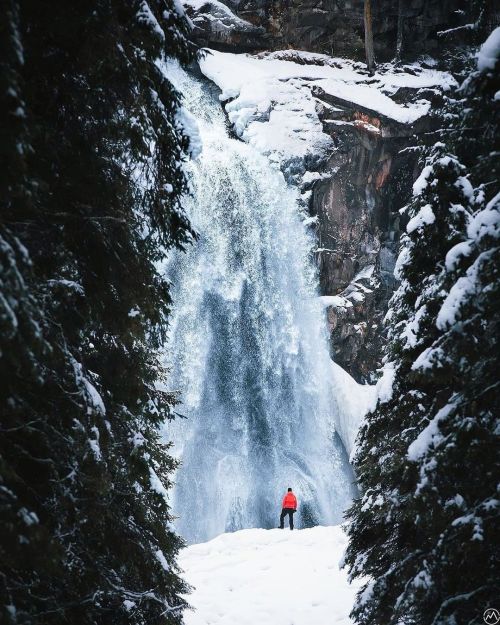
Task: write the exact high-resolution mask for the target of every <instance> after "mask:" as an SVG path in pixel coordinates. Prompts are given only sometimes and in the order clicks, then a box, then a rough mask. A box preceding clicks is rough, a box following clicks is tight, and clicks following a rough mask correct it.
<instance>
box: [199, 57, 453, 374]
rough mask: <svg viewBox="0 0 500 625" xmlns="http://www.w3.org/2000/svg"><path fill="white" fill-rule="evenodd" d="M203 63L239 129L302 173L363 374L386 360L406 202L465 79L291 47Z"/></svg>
mask: <svg viewBox="0 0 500 625" xmlns="http://www.w3.org/2000/svg"><path fill="white" fill-rule="evenodd" d="M200 67H201V70H202V72H203V73H204V74H205V75H206V76H207V77H208V78H210V79H211V80H212V81H213V82H215V84H217V85H218V86H219V88H220V89H221V94H220V96H219V97H220V100H221V102H222V104H223V107H224V110H225V112H226V114H227V117H228V121H229V123H230V125H231V126H232V129H233V130H234V132H235V134H236V135H237V136H238V137H240V138H241V139H242V140H243V141H245V142H247V143H249V144H250V145H252V146H253V147H255V148H256V149H257V150H258V151H260V152H261V153H262V154H264V155H266V156H267V158H268V159H269V160H270V161H271V163H272V164H273V165H275V166H276V167H279V168H280V169H281V171H282V172H283V173H284V175H285V177H286V178H287V180H288V181H289V182H293V183H294V184H296V185H297V186H298V187H299V189H300V191H301V193H302V196H301V199H302V202H303V204H304V205H305V206H308V208H309V210H310V212H311V215H312V216H311V218H310V220H309V222H310V227H311V228H312V229H314V231H315V234H316V236H317V239H318V246H317V249H316V251H315V255H316V260H317V264H318V267H319V270H320V279H321V292H322V294H324V295H325V296H339V297H341V298H345V299H346V301H347V302H348V304H349V305H348V306H339V307H337V306H335V305H334V304H332V305H331V306H329V307H328V308H329V309H328V321H329V326H330V331H331V346H332V355H333V357H334V359H335V360H336V362H338V363H339V364H340V365H341V366H343V367H344V368H345V369H346V370H347V371H348V372H349V373H350V374H351V375H353V376H354V377H355V379H356V380H357V381H358V382H367V381H368V382H370V381H372V378H373V376H374V372H375V370H376V369H377V368H378V366H379V365H380V362H379V356H380V354H381V352H382V350H381V346H382V341H383V335H382V324H381V320H382V318H383V316H384V313H385V310H386V306H387V302H388V299H389V297H390V295H391V293H392V290H393V287H394V278H393V268H394V262H395V254H396V251H397V247H398V239H399V232H400V224H399V222H400V215H399V212H398V209H399V208H401V207H402V206H403V205H404V204H405V202H406V201H407V199H408V197H409V196H410V193H411V185H412V181H413V177H414V168H415V163H416V156H415V153H413V152H409V151H406V152H401V150H402V149H403V148H405V147H408V145H412V144H413V143H414V142H415V141H416V136H415V135H417V134H418V133H419V132H422V131H427V130H429V129H430V122H429V118H428V116H427V113H428V111H429V110H430V109H431V107H432V106H433V105H436V103H437V101H438V100H439V99H440V98H441V97H442V96H441V94H442V92H443V91H445V90H447V89H449V88H450V87H451V86H453V84H454V80H453V78H452V77H451V76H450V75H449V74H447V73H445V72H440V71H438V70H436V69H435V68H434V67H433V66H432V63H431V64H429V65H428V66H427V67H424V66H423V65H422V64H411V65H402V66H400V67H396V68H395V67H392V66H389V65H387V66H381V67H380V69H379V70H378V71H377V72H376V74H375V75H374V76H368V74H367V72H366V70H365V68H364V65H363V64H361V63H357V62H353V61H349V60H346V59H339V58H332V57H328V56H326V55H320V54H313V53H308V52H301V51H294V50H284V51H280V52H273V53H269V52H266V53H260V54H258V55H248V54H230V53H221V52H216V51H211V52H210V53H209V54H207V56H206V57H205V58H204V59H202V60H201V61H200Z"/></svg>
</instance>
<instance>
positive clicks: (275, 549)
mask: <svg viewBox="0 0 500 625" xmlns="http://www.w3.org/2000/svg"><path fill="white" fill-rule="evenodd" d="M346 544H347V537H346V536H345V534H344V533H343V531H342V529H341V528H340V526H335V527H313V528H310V529H304V530H295V531H293V532H290V531H289V530H288V529H285V530H279V529H275V530H262V529H249V530H242V531H239V532H235V533H233V534H222V535H221V536H218V537H217V538H215V539H214V540H211V541H210V542H207V543H201V544H198V545H192V546H190V547H187V548H186V549H184V550H183V551H182V552H181V553H180V556H179V564H180V566H181V567H182V568H183V569H184V571H185V573H184V577H185V579H186V581H187V582H188V583H189V584H191V585H193V586H194V587H195V590H194V592H193V593H192V594H191V595H188V596H187V600H188V601H189V603H190V604H191V605H192V606H193V608H194V609H195V611H194V612H186V613H185V617H184V619H185V623H186V625H291V624H293V625H332V624H333V623H335V625H348V624H350V623H351V620H350V618H349V612H350V611H351V608H352V605H353V603H354V597H355V593H356V591H357V590H358V588H359V586H360V585H361V584H360V583H359V582H354V583H353V584H352V585H350V584H349V583H348V581H347V574H346V572H345V571H341V570H339V561H340V560H341V558H342V555H343V552H344V549H345V547H346Z"/></svg>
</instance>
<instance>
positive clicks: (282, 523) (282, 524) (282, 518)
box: [280, 508, 295, 530]
mask: <svg viewBox="0 0 500 625" xmlns="http://www.w3.org/2000/svg"><path fill="white" fill-rule="evenodd" d="M294 512H295V510H294V509H293V508H283V509H282V510H281V515H280V529H285V517H286V515H287V514H288V521H289V523H290V529H291V530H293V514H294Z"/></svg>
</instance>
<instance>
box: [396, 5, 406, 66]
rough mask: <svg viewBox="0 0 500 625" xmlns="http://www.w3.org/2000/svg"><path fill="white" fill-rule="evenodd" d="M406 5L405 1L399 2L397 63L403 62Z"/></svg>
mask: <svg viewBox="0 0 500 625" xmlns="http://www.w3.org/2000/svg"><path fill="white" fill-rule="evenodd" d="M404 3H405V0H399V3H398V34H397V38H396V58H395V61H396V63H399V62H400V61H401V53H402V51H403V28H404V23H405V22H404V17H403V13H404Z"/></svg>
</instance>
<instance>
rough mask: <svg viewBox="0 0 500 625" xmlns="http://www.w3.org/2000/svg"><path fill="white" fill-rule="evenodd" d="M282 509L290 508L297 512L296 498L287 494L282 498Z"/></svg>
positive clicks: (291, 494)
mask: <svg viewBox="0 0 500 625" xmlns="http://www.w3.org/2000/svg"><path fill="white" fill-rule="evenodd" d="M281 507H282V508H292V510H297V497H295V495H294V494H293V493H287V494H286V495H285V496H284V497H283V505H282V506H281Z"/></svg>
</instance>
